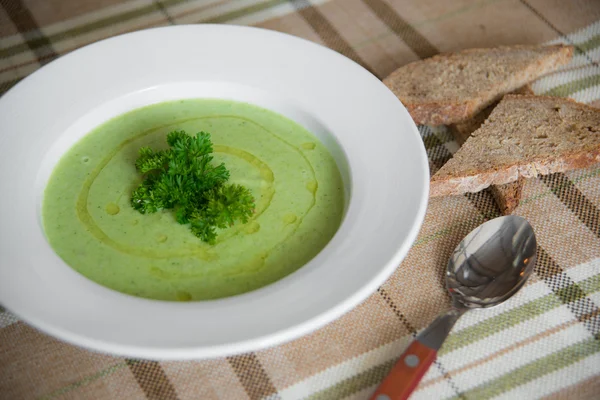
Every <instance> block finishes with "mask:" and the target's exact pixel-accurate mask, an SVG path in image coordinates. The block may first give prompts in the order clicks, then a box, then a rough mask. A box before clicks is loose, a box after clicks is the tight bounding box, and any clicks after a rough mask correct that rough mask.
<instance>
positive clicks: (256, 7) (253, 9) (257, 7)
mask: <svg viewBox="0 0 600 400" xmlns="http://www.w3.org/2000/svg"><path fill="white" fill-rule="evenodd" d="M287 2H288V1H287V0H269V1H265V2H262V3H258V4H253V5H251V6H248V7H244V8H240V9H239V10H234V11H230V12H228V13H226V14H223V15H219V16H217V17H211V18H207V19H201V20H199V21H198V22H199V23H207V24H222V23H224V22H227V21H231V20H232V19H236V18H240V17H243V16H246V15H250V14H254V13H257V12H259V11H264V10H268V9H270V8H273V7H276V6H279V5H281V4H285V3H287Z"/></svg>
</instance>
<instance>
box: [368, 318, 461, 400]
mask: <svg viewBox="0 0 600 400" xmlns="http://www.w3.org/2000/svg"><path fill="white" fill-rule="evenodd" d="M465 311H466V310H465V309H457V308H454V309H452V310H450V311H448V312H447V313H445V314H442V315H440V316H439V317H437V318H436V319H435V320H434V321H433V322H432V323H431V324H430V325H429V326H428V327H427V328H426V329H425V330H424V331H423V332H421V333H420V334H419V336H417V338H416V339H415V340H414V341H413V342H412V343H411V344H410V346H408V348H407V349H406V350H405V351H404V353H403V354H402V356H401V357H400V359H399V360H398V361H397V362H396V364H395V365H394V367H393V368H392V370H391V371H390V373H389V375H388V376H387V377H386V378H385V379H384V380H383V382H381V385H379V387H378V388H377V390H376V391H375V393H373V395H372V396H371V398H370V400H404V399H408V396H410V394H411V393H412V391H413V390H415V387H417V385H418V384H419V382H420V381H421V378H423V375H425V372H427V370H428V369H429V366H430V365H431V364H432V363H433V362H434V361H435V358H436V356H437V351H438V350H439V349H440V347H441V346H442V343H444V340H445V339H446V337H447V336H448V333H450V330H451V329H452V327H453V326H454V324H455V323H456V321H457V320H458V318H459V317H460V316H461V315H462V314H463V313H464V312H465Z"/></svg>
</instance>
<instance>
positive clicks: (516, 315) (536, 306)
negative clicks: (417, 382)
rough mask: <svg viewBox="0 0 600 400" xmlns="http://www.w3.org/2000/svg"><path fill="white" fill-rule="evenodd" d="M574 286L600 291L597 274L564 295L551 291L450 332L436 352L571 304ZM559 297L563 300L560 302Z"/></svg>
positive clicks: (443, 352)
mask: <svg viewBox="0 0 600 400" xmlns="http://www.w3.org/2000/svg"><path fill="white" fill-rule="evenodd" d="M577 286H578V288H579V289H581V291H584V292H585V294H588V295H589V294H590V293H594V292H597V291H600V274H599V275H594V276H592V277H590V278H587V279H585V280H583V281H581V282H578V283H576V284H573V285H569V286H567V287H565V288H563V289H561V290H560V292H561V293H562V294H564V295H565V296H562V297H560V296H561V294H557V293H550V294H547V295H545V296H543V297H540V298H539V299H536V300H533V301H531V302H529V303H526V304H524V305H522V306H520V307H518V308H515V309H512V310H509V311H507V312H504V313H502V314H499V315H496V316H494V317H491V318H489V319H487V320H484V321H482V322H480V323H478V324H476V325H473V326H470V327H468V328H465V329H462V330H460V331H458V332H456V333H453V334H451V335H450V336H449V337H448V339H447V340H446V342H445V343H444V345H443V346H442V348H441V349H440V351H439V352H438V354H439V355H443V354H446V353H450V352H451V351H454V350H457V349H460V348H462V347H465V346H468V345H470V344H472V343H474V342H476V341H478V340H482V339H485V338H486V337H488V336H491V335H493V334H496V333H498V332H501V331H503V330H505V329H508V328H510V327H513V326H515V325H518V324H520V323H522V322H524V321H528V320H530V319H532V318H535V317H537V316H540V315H542V314H544V313H546V312H548V311H550V310H552V309H554V308H556V307H559V306H560V305H562V304H565V303H564V302H563V301H565V302H571V303H572V302H574V301H576V300H578V299H579V297H569V296H570V292H572V291H573V290H575V289H576V287H577ZM584 288H585V289H584ZM566 294H569V296H566ZM561 298H562V299H563V301H561Z"/></svg>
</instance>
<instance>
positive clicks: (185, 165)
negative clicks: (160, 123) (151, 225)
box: [131, 131, 254, 244]
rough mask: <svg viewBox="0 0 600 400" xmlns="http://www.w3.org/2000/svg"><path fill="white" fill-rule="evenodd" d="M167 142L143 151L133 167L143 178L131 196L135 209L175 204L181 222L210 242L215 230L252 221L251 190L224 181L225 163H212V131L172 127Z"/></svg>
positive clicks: (142, 210)
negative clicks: (160, 147)
mask: <svg viewBox="0 0 600 400" xmlns="http://www.w3.org/2000/svg"><path fill="white" fill-rule="evenodd" d="M167 144H168V145H169V149H167V150H160V151H154V150H152V149H150V148H149V147H142V148H141V149H140V150H139V157H138V159H137V160H136V162H135V166H136V169H137V170H138V171H139V172H140V173H141V174H142V175H143V177H144V179H143V181H142V183H141V184H140V185H139V186H138V187H137V188H136V189H135V190H134V191H133V193H132V195H131V205H132V207H133V208H134V209H136V210H137V211H139V212H140V213H142V214H150V213H155V212H157V211H159V210H163V209H173V210H174V212H175V219H176V220H177V222H179V223H180V224H189V225H190V229H191V231H192V233H193V234H194V235H196V236H197V237H198V238H200V239H201V240H202V241H204V242H207V243H211V244H214V243H215V241H216V238H217V231H216V229H224V228H227V227H229V226H232V225H233V224H235V223H236V222H238V221H239V222H242V223H246V222H248V219H249V218H250V216H251V215H252V213H253V212H254V199H253V197H252V194H251V193H250V191H249V190H248V189H247V188H245V187H243V186H240V185H235V184H233V185H232V184H226V182H227V181H228V180H229V171H228V170H227V168H225V165H224V164H222V163H221V164H219V165H213V164H212V163H211V162H212V160H213V156H212V152H213V145H212V142H211V140H210V134H208V133H206V132H199V133H197V134H196V136H190V135H188V134H186V133H185V131H172V132H170V133H169V134H168V135H167Z"/></svg>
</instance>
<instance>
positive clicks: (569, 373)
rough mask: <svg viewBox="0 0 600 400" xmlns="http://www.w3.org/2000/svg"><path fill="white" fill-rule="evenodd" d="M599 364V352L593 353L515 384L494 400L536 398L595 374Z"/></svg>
mask: <svg viewBox="0 0 600 400" xmlns="http://www.w3.org/2000/svg"><path fill="white" fill-rule="evenodd" d="M599 365H600V353H596V354H593V355H591V356H589V357H587V358H584V359H583V360H580V361H578V362H576V363H574V364H572V365H569V366H568V367H566V368H563V369H559V370H558V371H554V372H552V373H550V374H548V375H544V376H542V377H540V378H538V379H535V380H533V381H531V382H528V383H526V384H524V385H521V386H517V387H516V388H513V389H512V390H509V391H508V392H505V393H503V394H501V395H500V396H497V397H494V400H514V399H536V398H540V397H543V396H548V395H550V394H552V393H554V392H557V391H559V390H561V389H564V388H566V387H569V386H572V385H574V384H576V383H578V382H581V381H584V380H586V379H588V378H591V377H593V376H594V375H596V373H597V370H598V366H599Z"/></svg>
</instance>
